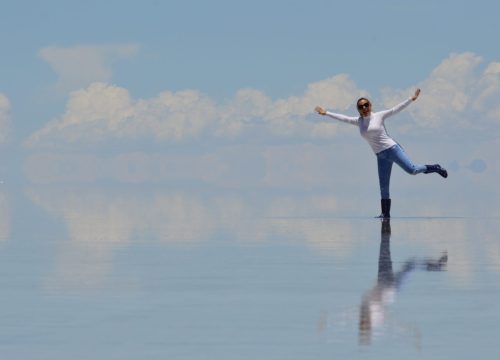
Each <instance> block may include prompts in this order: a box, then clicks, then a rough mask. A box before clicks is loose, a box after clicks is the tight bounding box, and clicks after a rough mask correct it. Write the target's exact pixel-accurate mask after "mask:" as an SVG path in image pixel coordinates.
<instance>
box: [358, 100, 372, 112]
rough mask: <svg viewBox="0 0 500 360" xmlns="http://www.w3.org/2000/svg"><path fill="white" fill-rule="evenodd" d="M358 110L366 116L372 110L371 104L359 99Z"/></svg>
mask: <svg viewBox="0 0 500 360" xmlns="http://www.w3.org/2000/svg"><path fill="white" fill-rule="evenodd" d="M358 111H359V114H360V115H361V116H368V115H370V113H371V111H372V104H371V103H370V102H369V101H368V100H366V99H361V100H359V102H358Z"/></svg>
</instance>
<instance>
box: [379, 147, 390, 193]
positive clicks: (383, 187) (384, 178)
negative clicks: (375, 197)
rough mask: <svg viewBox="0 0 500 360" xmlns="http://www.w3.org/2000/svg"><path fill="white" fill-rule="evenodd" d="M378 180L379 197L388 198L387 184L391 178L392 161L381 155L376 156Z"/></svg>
mask: <svg viewBox="0 0 500 360" xmlns="http://www.w3.org/2000/svg"><path fill="white" fill-rule="evenodd" d="M377 165H378V181H379V185H380V197H381V198H382V199H390V198H391V196H390V194H389V184H390V180H391V170H392V161H391V160H388V159H385V158H384V157H383V156H377Z"/></svg>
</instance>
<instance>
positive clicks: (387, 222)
mask: <svg viewBox="0 0 500 360" xmlns="http://www.w3.org/2000/svg"><path fill="white" fill-rule="evenodd" d="M381 232H382V235H391V219H390V218H384V219H383V220H382V229H381Z"/></svg>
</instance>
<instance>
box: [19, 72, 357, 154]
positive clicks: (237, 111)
mask: <svg viewBox="0 0 500 360" xmlns="http://www.w3.org/2000/svg"><path fill="white" fill-rule="evenodd" d="M360 94H363V91H361V90H358V89H357V88H356V86H355V85H354V83H353V82H352V81H351V80H350V79H349V78H348V77H347V76H346V75H338V76H335V77H333V78H330V79H327V80H324V81H320V82H317V83H313V84H311V85H309V86H308V88H307V90H306V92H305V94H304V95H303V96H301V97H299V96H292V97H289V98H287V99H280V100H277V101H273V100H272V99H270V98H269V97H267V96H266V95H265V94H263V93H262V92H260V91H257V90H253V89H243V90H240V91H238V92H237V93H236V95H235V97H234V98H233V99H231V100H230V101H229V102H227V103H225V104H222V105H217V104H216V103H215V102H214V101H212V100H211V99H210V98H209V97H208V96H206V95H204V94H202V93H200V92H198V91H195V90H185V91H179V92H175V93H174V92H170V91H165V92H162V93H161V94H159V95H158V96H156V97H154V98H151V99H138V100H135V99H132V98H131V97H130V95H129V92H128V90H127V89H125V88H122V87H118V86H114V85H109V84H106V83H93V84H91V85H90V86H88V87H87V88H85V89H81V90H78V91H74V92H72V93H71V94H70V98H69V101H68V103H67V105H66V112H65V114H64V115H63V116H61V117H60V118H57V119H54V120H52V121H51V122H49V123H48V124H47V125H46V126H45V127H44V128H42V129H40V130H39V131H37V132H35V133H34V134H33V135H32V136H31V137H30V138H29V139H28V141H27V144H28V145H31V146H34V145H40V144H43V145H50V144H52V145H55V144H58V143H75V142H91V143H92V142H96V141H97V142H98V141H102V142H104V141H105V140H107V139H137V138H153V139H155V140H157V141H173V142H180V141H185V140H190V139H196V138H199V137H201V136H203V135H207V136H213V137H225V138H234V137H236V136H239V135H241V134H243V133H244V132H245V130H247V129H251V128H254V127H255V126H257V125H258V126H264V128H265V129H267V131H268V132H270V133H272V134H274V135H277V136H300V137H303V136H307V137H309V136H310V137H328V136H332V135H334V134H335V132H336V128H337V124H336V123H335V122H324V121H319V117H318V122H311V121H306V120H305V116H306V115H308V114H312V112H313V109H314V107H315V106H316V105H317V104H323V103H330V102H333V103H334V104H335V107H336V108H338V109H346V108H347V107H348V106H349V104H350V103H351V102H352V99H353V98H355V97H356V96H359V95H360Z"/></svg>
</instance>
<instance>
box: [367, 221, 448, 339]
mask: <svg viewBox="0 0 500 360" xmlns="http://www.w3.org/2000/svg"><path fill="white" fill-rule="evenodd" d="M380 238H381V239H380V251H379V258H378V276H377V283H376V284H375V286H374V287H373V288H372V289H371V290H369V291H368V292H367V293H366V294H365V295H364V296H363V299H362V302H361V306H360V312H359V342H360V344H361V345H369V344H371V342H372V338H373V334H374V331H375V330H377V329H380V328H382V327H383V325H384V322H385V319H386V317H387V316H386V312H387V307H388V306H389V305H391V304H392V303H393V302H394V300H395V295H396V293H397V292H398V291H399V290H400V289H401V287H402V285H403V283H404V281H405V279H406V278H407V277H408V275H409V274H410V273H411V272H412V271H413V270H416V269H422V270H424V271H442V270H445V268H446V263H447V261H448V255H447V253H446V252H444V253H443V254H442V255H441V256H440V257H439V258H437V259H415V258H411V259H408V260H407V261H405V262H404V263H403V265H402V266H401V269H400V270H398V271H396V272H394V270H393V266H392V258H391V243H390V240H391V222H390V219H384V220H383V221H382V222H381V234H380Z"/></svg>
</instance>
